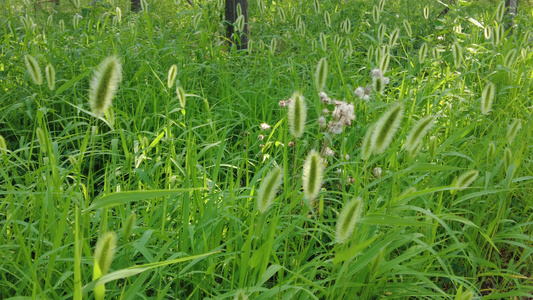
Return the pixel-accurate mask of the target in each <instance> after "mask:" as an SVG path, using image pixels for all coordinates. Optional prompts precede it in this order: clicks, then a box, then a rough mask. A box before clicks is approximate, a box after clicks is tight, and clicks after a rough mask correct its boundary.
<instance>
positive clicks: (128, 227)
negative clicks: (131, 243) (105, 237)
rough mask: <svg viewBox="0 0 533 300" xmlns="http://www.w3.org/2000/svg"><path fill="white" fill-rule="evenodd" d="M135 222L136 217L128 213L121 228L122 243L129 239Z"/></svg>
mask: <svg viewBox="0 0 533 300" xmlns="http://www.w3.org/2000/svg"><path fill="white" fill-rule="evenodd" d="M135 220H136V216H135V214H134V213H130V215H129V216H128V217H127V218H126V221H125V222H124V225H123V227H122V239H123V240H124V242H127V241H128V240H129V239H130V237H131V233H132V232H133V226H135Z"/></svg>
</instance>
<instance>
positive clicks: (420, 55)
mask: <svg viewBox="0 0 533 300" xmlns="http://www.w3.org/2000/svg"><path fill="white" fill-rule="evenodd" d="M427 52H428V44H427V43H423V44H422V46H420V50H418V62H420V63H421V64H423V63H424V60H425V59H426V53H427Z"/></svg>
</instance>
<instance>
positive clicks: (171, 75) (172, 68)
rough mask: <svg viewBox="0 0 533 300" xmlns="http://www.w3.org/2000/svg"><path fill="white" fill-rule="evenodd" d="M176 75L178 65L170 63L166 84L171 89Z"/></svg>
mask: <svg viewBox="0 0 533 300" xmlns="http://www.w3.org/2000/svg"><path fill="white" fill-rule="evenodd" d="M176 76H178V66H176V65H172V66H170V69H168V79H167V86H168V88H169V89H171V88H172V86H173V85H174V82H175V81H176Z"/></svg>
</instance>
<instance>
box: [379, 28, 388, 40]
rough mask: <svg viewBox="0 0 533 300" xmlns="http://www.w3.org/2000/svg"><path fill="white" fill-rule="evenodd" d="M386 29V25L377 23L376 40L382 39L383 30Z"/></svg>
mask: <svg viewBox="0 0 533 300" xmlns="http://www.w3.org/2000/svg"><path fill="white" fill-rule="evenodd" d="M386 31H387V25H385V23H381V24H379V27H378V41H379V42H380V43H381V41H383V37H384V36H385V32H386Z"/></svg>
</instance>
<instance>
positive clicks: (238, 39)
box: [226, 0, 250, 50]
mask: <svg viewBox="0 0 533 300" xmlns="http://www.w3.org/2000/svg"><path fill="white" fill-rule="evenodd" d="M238 4H240V5H241V12H242V15H243V16H244V30H243V32H241V33H240V35H239V36H236V33H235V26H233V24H234V23H235V21H236V20H237V18H238V17H239V16H238V15H237V5H238ZM249 36H250V28H249V27H248V0H226V37H227V39H228V41H230V43H234V44H236V45H237V49H239V50H241V49H248V39H249Z"/></svg>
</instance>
